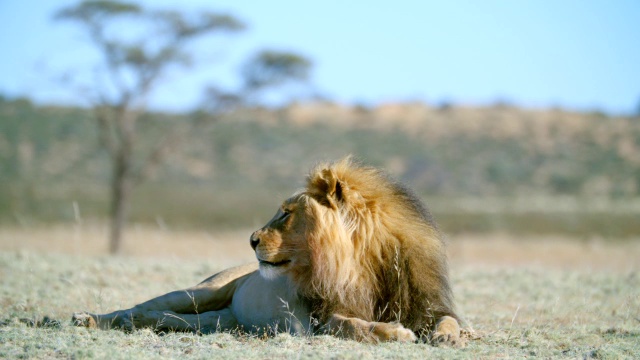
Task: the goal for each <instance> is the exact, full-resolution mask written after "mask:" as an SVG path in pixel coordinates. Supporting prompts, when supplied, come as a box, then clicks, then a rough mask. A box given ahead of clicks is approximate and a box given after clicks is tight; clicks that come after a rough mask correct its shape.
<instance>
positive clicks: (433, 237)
mask: <svg viewBox="0 0 640 360" xmlns="http://www.w3.org/2000/svg"><path fill="white" fill-rule="evenodd" d="M251 246H252V247H253V249H254V250H255V253H256V257H257V258H258V260H259V261H260V272H261V274H262V275H263V276H265V277H273V276H278V275H287V276H290V277H291V278H292V280H293V283H294V284H295V285H296V286H297V290H298V292H299V293H300V294H301V295H302V296H304V297H306V298H309V299H311V300H312V301H313V304H314V308H315V309H314V310H315V312H316V315H317V316H318V317H320V318H322V317H324V316H327V315H328V314H329V313H331V312H333V311H340V312H341V313H342V314H344V315H349V316H357V317H359V318H362V319H366V320H380V321H384V320H387V321H395V320H402V322H403V324H405V325H409V326H411V325H412V324H418V325H420V326H421V325H423V324H426V323H429V324H431V320H429V319H427V318H428V317H429V316H431V315H433V314H431V315H429V314H427V312H429V311H430V312H432V313H437V314H440V313H442V314H445V315H449V314H453V312H452V310H451V309H452V299H451V292H450V290H449V286H448V280H447V267H446V257H445V252H444V246H443V243H442V241H441V240H440V236H439V232H438V230H437V229H436V227H435V224H434V223H433V221H432V220H431V216H430V215H429V213H428V211H427V210H426V208H425V207H424V206H423V205H422V203H421V202H420V201H419V200H417V198H416V197H415V196H414V195H413V194H412V193H411V192H410V191H409V190H407V189H406V188H405V187H403V186H402V185H399V184H398V183H396V182H394V181H392V180H390V179H389V177H388V176H386V175H385V174H384V173H382V172H380V171H379V170H377V169H375V168H371V167H364V166H360V165H358V164H356V163H354V162H353V161H351V160H350V159H349V158H347V159H344V160H341V161H339V162H336V163H332V164H320V165H318V166H317V167H316V168H315V169H313V170H312V171H311V173H310V174H309V175H308V177H307V184H306V187H305V188H304V189H303V190H301V191H299V192H298V193H296V194H294V195H293V196H292V197H290V198H289V199H287V200H285V201H284V202H283V203H282V205H281V206H280V208H279V209H278V211H277V212H276V214H275V216H274V217H273V218H272V219H271V220H270V221H269V222H268V223H267V224H266V225H265V226H264V227H263V228H261V229H259V230H257V231H256V232H254V233H253V234H252V236H251ZM417 308H421V309H422V310H420V311H421V313H420V314H418V313H417V310H416V309H417ZM427 309H429V310H428V311H427ZM434 316H435V315H434ZM420 326H417V327H420Z"/></svg>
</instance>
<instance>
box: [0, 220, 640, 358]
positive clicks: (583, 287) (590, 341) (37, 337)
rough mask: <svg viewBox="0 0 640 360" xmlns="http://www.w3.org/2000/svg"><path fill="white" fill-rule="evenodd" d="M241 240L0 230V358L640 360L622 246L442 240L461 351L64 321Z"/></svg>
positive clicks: (234, 253)
mask: <svg viewBox="0 0 640 360" xmlns="http://www.w3.org/2000/svg"><path fill="white" fill-rule="evenodd" d="M249 234H250V230H247V231H233V232H226V233H209V232H197V231H191V232H189V231H177V230H174V231H171V230H166V229H165V230H160V229H152V228H148V227H146V228H133V229H131V231H130V232H129V234H128V235H129V237H128V239H127V242H126V244H125V247H124V249H125V250H124V255H122V256H116V257H109V256H105V255H104V254H105V253H106V249H107V243H106V240H105V239H106V234H105V229H103V228H102V227H100V226H94V225H88V224H83V225H77V226H54V227H46V228H26V229H25V228H22V229H21V228H17V227H13V228H7V227H5V228H0V278H1V279H2V283H1V287H0V321H1V323H0V357H2V358H56V357H60V358H158V357H163V358H177V357H180V358H183V357H188V358H205V357H206V358H231V357H233V358H355V359H365V358H367V359H368V358H376V359H377V358H427V357H436V358H491V359H493V358H562V357H566V358H613V359H617V358H638V357H640V261H638V259H639V258H640V243H639V242H638V241H634V240H626V241H602V240H597V239H594V240H574V239H568V238H561V237H552V236H546V237H545V236H537V237H528V238H518V239H516V238H514V237H513V236H511V235H500V234H497V235H491V234H485V235H481V236H480V235H475V236H472V235H464V234H459V235H455V236H452V237H451V239H450V245H449V252H450V257H451V264H450V265H451V274H452V283H453V286H454V291H455V294H456V298H457V303H458V307H459V310H460V312H461V313H462V314H463V315H464V316H465V317H466V318H467V320H468V322H469V323H470V324H471V325H472V326H473V328H474V329H475V335H474V336H473V337H472V338H471V339H470V340H468V343H467V346H466V347H465V348H463V349H451V348H437V347H432V346H430V345H426V344H398V343H385V344H379V345H368V344H360V343H356V342H353V341H344V340H338V339H336V338H333V337H329V336H314V337H291V336H289V335H287V334H280V335H277V336H275V337H272V338H261V337H256V336H250V335H239V334H229V333H221V334H213V335H204V336H199V335H194V334H185V333H169V334H156V333H154V332H152V331H149V330H137V331H134V332H133V333H131V334H125V333H123V332H121V331H100V330H93V329H85V328H77V327H74V326H72V325H71V323H70V317H71V314H72V313H73V312H75V311H81V310H87V311H93V312H108V311H112V310H115V309H120V308H124V307H130V306H133V305H135V304H136V303H139V302H141V301H144V300H146V299H148V298H151V297H153V296H157V295H160V294H162V293H165V292H167V291H171V290H175V289H180V288H184V287H187V286H191V285H193V284H195V283H197V282H199V281H201V280H202V279H204V278H206V277H207V276H209V275H211V274H213V273H215V272H216V271H218V270H221V269H223V268H226V267H228V266H232V265H235V264H239V263H244V262H247V261H251V260H253V254H252V251H251V249H250V247H249V245H248V236H249ZM636 240H637V239H636ZM45 317H46V318H45ZM43 319H44V320H43ZM34 325H35V326H34Z"/></svg>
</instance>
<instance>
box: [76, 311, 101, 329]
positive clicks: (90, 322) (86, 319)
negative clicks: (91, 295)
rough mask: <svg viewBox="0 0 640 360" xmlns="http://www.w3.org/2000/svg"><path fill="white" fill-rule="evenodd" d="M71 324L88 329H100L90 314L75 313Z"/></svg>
mask: <svg viewBox="0 0 640 360" xmlns="http://www.w3.org/2000/svg"><path fill="white" fill-rule="evenodd" d="M71 322H72V323H73V325H75V326H80V327H86V328H97V327H98V323H97V322H96V319H95V318H94V317H93V316H92V315H91V314H88V313H84V312H81V313H74V314H73V316H71Z"/></svg>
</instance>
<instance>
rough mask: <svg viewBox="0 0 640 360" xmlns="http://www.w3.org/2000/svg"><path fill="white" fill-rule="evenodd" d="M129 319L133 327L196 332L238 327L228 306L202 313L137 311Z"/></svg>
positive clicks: (203, 332) (201, 332)
mask: <svg viewBox="0 0 640 360" xmlns="http://www.w3.org/2000/svg"><path fill="white" fill-rule="evenodd" d="M131 321H132V326H133V327H134V328H151V329H154V330H156V331H165V330H166V331H183V332H194V333H198V334H210V333H214V332H217V331H232V330H235V329H237V328H238V320H237V319H236V317H235V316H234V315H233V313H232V312H231V309H229V308H224V309H220V310H216V311H207V312H204V313H202V314H179V313H176V312H173V311H168V310H164V311H160V310H153V311H139V312H136V313H134V314H133V315H132V316H131Z"/></svg>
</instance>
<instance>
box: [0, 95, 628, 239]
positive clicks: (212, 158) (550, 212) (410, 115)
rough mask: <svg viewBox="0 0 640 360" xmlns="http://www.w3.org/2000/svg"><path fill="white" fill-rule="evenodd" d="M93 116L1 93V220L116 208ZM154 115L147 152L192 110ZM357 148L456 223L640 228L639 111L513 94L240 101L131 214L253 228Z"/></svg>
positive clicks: (452, 228)
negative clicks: (561, 106)
mask: <svg viewBox="0 0 640 360" xmlns="http://www.w3.org/2000/svg"><path fill="white" fill-rule="evenodd" d="M91 116H92V113H91V112H90V111H89V110H85V109H81V108H71V107H55V106H37V105H34V104H32V103H31V102H30V101H29V100H27V99H6V98H0V171H1V172H0V176H1V177H0V182H1V186H0V222H1V223H4V224H14V225H15V224H22V225H33V224H38V223H43V222H73V221H78V220H79V219H84V220H85V221H86V220H97V221H103V220H104V219H105V218H106V216H107V211H108V209H107V204H108V183H109V169H108V165H109V163H108V158H107V154H106V153H105V152H104V150H101V149H100V148H98V146H97V144H98V142H97V141H96V136H97V134H96V132H95V131H96V130H95V128H94V126H93V124H94V123H93V122H92V121H91ZM203 116H206V115H203ZM146 117H148V118H151V117H153V118H154V119H161V120H162V121H160V122H158V121H153V122H151V121H146V122H145V121H144V119H142V120H141V121H140V122H139V127H140V128H139V132H140V134H141V136H143V137H144V139H143V140H142V141H143V142H145V143H146V144H147V145H148V147H149V149H151V148H152V145H153V144H154V143H156V142H158V141H160V140H161V139H162V137H163V133H164V130H165V129H163V125H162V124H166V125H167V127H169V126H173V125H175V124H176V123H179V122H181V121H183V122H184V121H187V120H188V119H187V118H188V116H187V115H182V114H158V113H149V114H147V115H146ZM347 154H353V155H355V156H356V157H357V158H359V159H361V160H363V161H364V162H365V163H368V164H372V165H375V166H381V167H384V168H386V169H387V170H388V171H389V172H390V173H391V174H392V175H393V176H395V177H397V178H400V179H402V180H403V181H405V182H406V183H407V184H409V185H410V186H411V187H412V188H414V189H415V190H416V191H417V192H418V193H419V194H420V195H421V196H422V197H423V198H424V199H425V200H427V202H428V204H429V205H430V207H431V209H432V211H433V213H434V214H435V216H436V219H437V220H439V222H440V223H441V226H442V228H443V229H444V230H445V231H446V232H464V231H496V230H497V231H514V232H529V233H548V232H561V233H569V234H575V235H579V236H590V234H595V235H598V236H605V237H629V236H632V237H637V236H638V234H640V224H637V223H638V221H636V220H637V218H638V216H639V215H640V198H639V193H640V118H638V117H609V116H606V115H604V114H601V113H573V112H566V111H562V110H557V109H551V110H523V109H518V108H513V107H509V106H505V105H496V106H493V107H484V108H468V107H457V106H447V107H440V108H438V107H430V106H427V105H424V104H417V103H415V104H414V103H407V104H389V105H381V106H378V107H375V108H365V107H345V106H341V105H336V104H332V103H313V104H292V105H289V106H287V107H284V108H280V109H273V110H272V109H263V108H252V109H245V110H241V111H236V112H234V113H233V114H231V115H229V116H228V117H227V118H225V119H223V120H220V121H218V122H216V123H215V124H214V125H213V126H210V127H208V128H206V129H203V130H200V131H198V133H193V134H191V135H190V140H189V141H188V142H186V143H185V144H184V145H183V148H182V149H180V151H178V152H176V153H175V154H173V155H171V158H170V159H169V161H168V162H167V164H166V166H164V167H162V168H161V169H159V170H158V171H157V172H156V173H155V174H153V176H152V180H151V181H149V182H148V183H145V184H144V185H142V186H141V187H140V189H139V191H138V192H136V194H135V195H134V204H133V209H132V212H133V213H132V215H133V221H134V222H145V223H158V224H160V225H161V226H176V227H179V226H197V227H215V228H233V227H254V226H256V225H259V224H260V223H262V222H264V221H265V220H267V219H268V218H269V217H270V216H271V215H272V214H271V213H272V212H273V211H275V208H276V206H277V205H278V203H279V202H280V201H281V200H282V199H283V198H284V197H285V196H287V195H289V194H290V193H292V192H293V191H295V190H296V189H297V188H299V187H300V186H302V184H303V182H302V181H303V176H304V174H305V173H306V171H307V170H308V169H309V168H310V167H311V166H312V165H313V164H314V163H315V162H317V161H319V160H327V159H336V158H340V157H342V156H344V155H347ZM74 204H75V205H74Z"/></svg>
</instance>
